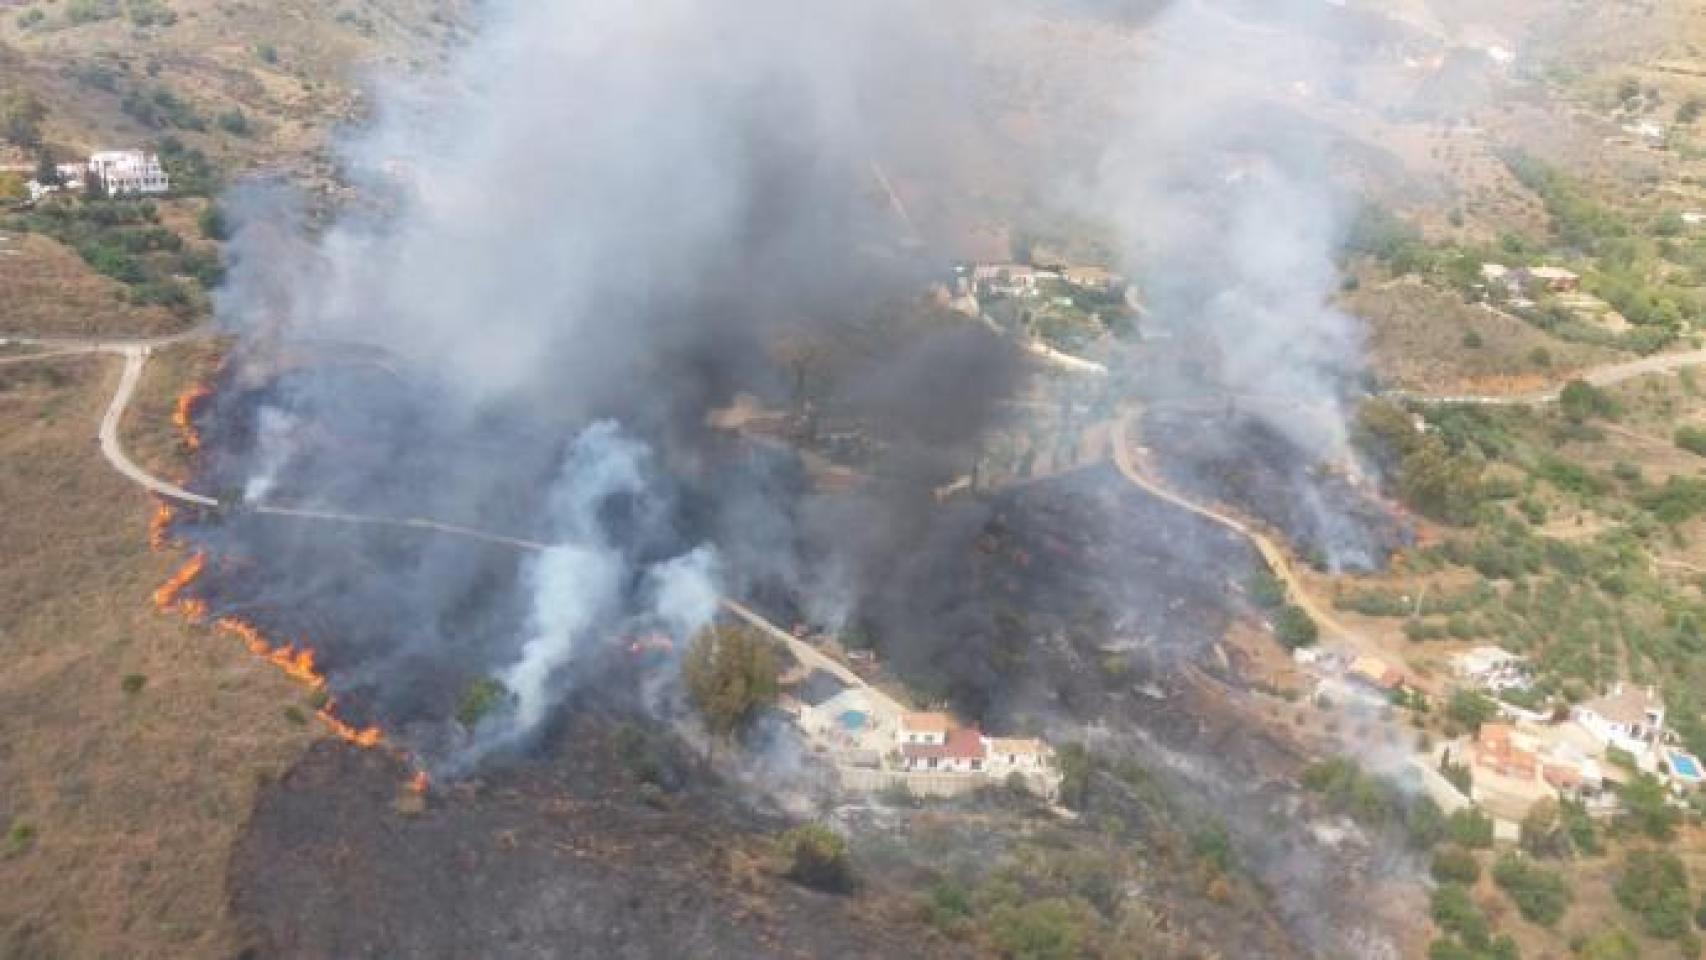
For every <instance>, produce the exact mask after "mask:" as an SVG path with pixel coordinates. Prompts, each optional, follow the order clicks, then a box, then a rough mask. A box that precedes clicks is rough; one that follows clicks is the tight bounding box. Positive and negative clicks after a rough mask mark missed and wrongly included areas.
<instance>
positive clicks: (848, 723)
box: [835, 710, 870, 731]
mask: <svg viewBox="0 0 1706 960" xmlns="http://www.w3.org/2000/svg"><path fill="white" fill-rule="evenodd" d="M835 719H836V721H837V722H839V723H840V724H841V729H843V730H848V731H853V730H863V729H865V724H866V723H867V722H868V721H869V720H870V718H869V717H867V716H865V715H864V714H863V713H861V712H859V711H858V710H849V711H847V712H846V713H843V714H842V715H841V716H839V717H836V718H835Z"/></svg>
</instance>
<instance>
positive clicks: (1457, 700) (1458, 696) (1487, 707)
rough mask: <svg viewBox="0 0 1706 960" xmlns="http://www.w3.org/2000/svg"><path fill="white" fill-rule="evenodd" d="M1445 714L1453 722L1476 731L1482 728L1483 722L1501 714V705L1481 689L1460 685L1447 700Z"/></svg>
mask: <svg viewBox="0 0 1706 960" xmlns="http://www.w3.org/2000/svg"><path fill="white" fill-rule="evenodd" d="M1445 715H1446V716H1447V717H1450V718H1451V721H1452V722H1453V723H1455V724H1457V725H1458V726H1460V727H1462V728H1463V729H1465V730H1468V731H1469V732H1470V733H1474V732H1475V731H1477V730H1480V729H1481V724H1483V723H1487V722H1489V721H1491V720H1493V719H1494V718H1495V717H1497V716H1498V715H1499V705H1498V703H1497V701H1495V700H1493V699H1492V698H1491V697H1489V696H1487V695H1486V694H1484V693H1482V692H1480V691H1479V690H1469V689H1466V688H1462V687H1459V688H1458V689H1456V690H1453V691H1452V692H1451V697H1450V699H1448V700H1446V702H1445Z"/></svg>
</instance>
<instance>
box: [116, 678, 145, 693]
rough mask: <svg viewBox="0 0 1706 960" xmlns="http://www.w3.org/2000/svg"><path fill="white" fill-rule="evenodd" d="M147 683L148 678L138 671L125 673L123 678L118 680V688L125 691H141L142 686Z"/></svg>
mask: <svg viewBox="0 0 1706 960" xmlns="http://www.w3.org/2000/svg"><path fill="white" fill-rule="evenodd" d="M147 684H148V678H147V677H145V676H143V675H142V674H140V673H127V674H125V675H124V679H122V680H120V681H119V682H118V685H119V689H120V690H123V691H124V692H125V693H141V692H142V688H143V687H144V686H147Z"/></svg>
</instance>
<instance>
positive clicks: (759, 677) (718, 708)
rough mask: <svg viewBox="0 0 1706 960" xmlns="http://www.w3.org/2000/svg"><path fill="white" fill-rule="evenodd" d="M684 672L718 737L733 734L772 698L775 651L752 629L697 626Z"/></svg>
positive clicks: (690, 690) (701, 711)
mask: <svg viewBox="0 0 1706 960" xmlns="http://www.w3.org/2000/svg"><path fill="white" fill-rule="evenodd" d="M682 676H683V677H684V678H685V680H686V683H687V696H688V698H689V699H691V700H692V701H693V705H694V706H695V707H697V708H698V710H699V714H700V716H702V717H703V718H704V720H705V726H706V728H707V729H709V730H710V731H711V732H712V733H713V734H715V735H717V736H719V737H730V736H733V735H734V734H735V733H736V732H738V731H739V730H740V729H742V728H743V727H745V726H746V724H747V723H748V722H749V721H750V720H751V719H752V716H753V714H754V713H755V712H756V711H757V709H758V708H759V707H761V706H764V705H765V704H767V703H770V702H771V701H773V700H774V699H776V678H777V666H776V654H775V652H774V651H773V650H772V649H771V646H770V641H769V640H767V639H766V638H764V637H763V636H762V635H760V634H759V633H758V632H757V631H755V630H751V629H746V628H742V627H726V626H711V627H706V628H705V629H704V630H702V631H700V633H699V636H697V637H695V638H694V640H693V646H692V647H691V648H689V649H688V651H687V657H686V660H685V662H684V663H683V664H682Z"/></svg>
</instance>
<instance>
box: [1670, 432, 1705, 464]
mask: <svg viewBox="0 0 1706 960" xmlns="http://www.w3.org/2000/svg"><path fill="white" fill-rule="evenodd" d="M1673 439H1674V440H1675V441H1676V445H1677V446H1678V447H1681V448H1682V449H1684V450H1687V451H1688V452H1689V453H1692V454H1694V455H1695V456H1697V457H1706V428H1701V427H1677V428H1676V434H1675V436H1674V437H1673Z"/></svg>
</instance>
